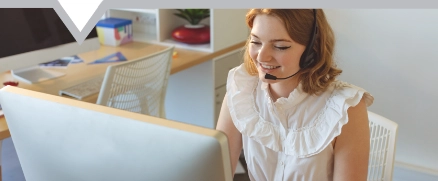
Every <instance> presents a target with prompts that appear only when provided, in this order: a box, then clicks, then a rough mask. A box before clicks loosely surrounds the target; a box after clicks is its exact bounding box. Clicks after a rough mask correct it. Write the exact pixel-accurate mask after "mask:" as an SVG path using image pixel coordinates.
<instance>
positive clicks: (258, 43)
mask: <svg viewBox="0 0 438 181" xmlns="http://www.w3.org/2000/svg"><path fill="white" fill-rule="evenodd" d="M250 43H252V44H256V45H260V44H261V43H260V42H256V41H251V42H250Z"/></svg>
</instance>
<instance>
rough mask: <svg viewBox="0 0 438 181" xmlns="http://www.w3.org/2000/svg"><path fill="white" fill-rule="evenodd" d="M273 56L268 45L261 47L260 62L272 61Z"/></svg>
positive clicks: (259, 52)
mask: <svg viewBox="0 0 438 181" xmlns="http://www.w3.org/2000/svg"><path fill="white" fill-rule="evenodd" d="M271 59H272V56H271V52H270V51H269V49H268V48H267V47H261V48H260V49H259V51H258V55H257V61H259V62H268V61H271Z"/></svg>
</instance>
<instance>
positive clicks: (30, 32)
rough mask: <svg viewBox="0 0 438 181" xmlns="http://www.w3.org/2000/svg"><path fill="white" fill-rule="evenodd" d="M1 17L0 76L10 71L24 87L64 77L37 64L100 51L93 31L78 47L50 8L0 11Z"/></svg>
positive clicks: (95, 32)
mask: <svg viewBox="0 0 438 181" xmlns="http://www.w3.org/2000/svg"><path fill="white" fill-rule="evenodd" d="M0 17H1V18H0V26H1V28H0V40H1V41H0V73H3V72H6V71H8V70H11V73H12V75H13V76H14V77H15V78H16V79H18V80H20V81H23V82H26V83H30V84H31V83H35V82H40V81H44V80H48V79H52V78H56V77H59V76H63V75H64V73H62V72H61V71H55V70H48V69H40V68H39V66H38V64H40V63H44V62H49V61H53V60H57V59H59V58H62V57H66V56H72V55H77V54H79V53H83V52H88V51H91V50H95V49H98V48H99V47H100V43H99V40H98V37H97V31H96V30H95V28H94V29H93V30H92V31H91V32H90V33H89V35H88V37H87V38H86V39H85V40H84V42H83V43H82V44H79V43H77V42H76V40H75V39H74V37H73V36H72V34H71V33H70V31H69V30H68V29H67V27H66V26H65V24H64V23H63V21H62V20H61V19H60V18H59V16H58V14H57V13H56V12H55V10H53V8H0Z"/></svg>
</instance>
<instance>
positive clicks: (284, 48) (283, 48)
mask: <svg viewBox="0 0 438 181" xmlns="http://www.w3.org/2000/svg"><path fill="white" fill-rule="evenodd" d="M275 48H277V49H279V50H286V49H288V48H290V46H286V47H278V46H276V47H275Z"/></svg>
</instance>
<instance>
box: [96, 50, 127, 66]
mask: <svg viewBox="0 0 438 181" xmlns="http://www.w3.org/2000/svg"><path fill="white" fill-rule="evenodd" d="M126 60H127V59H126V57H125V56H124V55H123V54H122V53H121V52H117V53H114V54H111V55H108V56H106V57H103V58H101V59H98V60H95V61H94V62H91V63H88V64H99V63H112V62H122V61H126Z"/></svg>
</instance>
